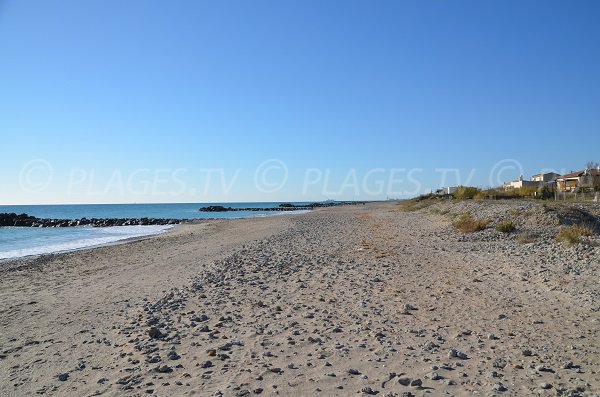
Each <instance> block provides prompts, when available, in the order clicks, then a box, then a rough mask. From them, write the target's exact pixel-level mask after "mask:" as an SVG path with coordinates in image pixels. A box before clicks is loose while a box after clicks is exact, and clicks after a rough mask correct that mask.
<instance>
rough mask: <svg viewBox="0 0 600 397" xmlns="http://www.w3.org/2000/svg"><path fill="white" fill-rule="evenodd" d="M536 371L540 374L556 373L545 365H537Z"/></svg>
mask: <svg viewBox="0 0 600 397" xmlns="http://www.w3.org/2000/svg"><path fill="white" fill-rule="evenodd" d="M535 370H536V371H538V372H554V370H553V369H552V368H550V367H547V366H545V365H536V366H535Z"/></svg>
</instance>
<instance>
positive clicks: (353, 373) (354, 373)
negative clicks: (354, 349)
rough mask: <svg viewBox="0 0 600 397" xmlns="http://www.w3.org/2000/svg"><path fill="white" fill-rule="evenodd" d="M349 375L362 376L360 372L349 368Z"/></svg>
mask: <svg viewBox="0 0 600 397" xmlns="http://www.w3.org/2000/svg"><path fill="white" fill-rule="evenodd" d="M348 374H350V375H360V371H359V370H357V369H354V368H349V369H348Z"/></svg>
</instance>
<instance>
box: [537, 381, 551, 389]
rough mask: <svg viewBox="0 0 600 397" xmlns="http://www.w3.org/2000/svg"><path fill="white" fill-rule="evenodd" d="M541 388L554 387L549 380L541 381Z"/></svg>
mask: <svg viewBox="0 0 600 397" xmlns="http://www.w3.org/2000/svg"><path fill="white" fill-rule="evenodd" d="M540 388H542V389H544V390H548V389H552V385H551V384H550V383H547V382H542V383H540Z"/></svg>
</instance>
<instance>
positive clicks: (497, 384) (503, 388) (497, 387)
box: [492, 382, 508, 392]
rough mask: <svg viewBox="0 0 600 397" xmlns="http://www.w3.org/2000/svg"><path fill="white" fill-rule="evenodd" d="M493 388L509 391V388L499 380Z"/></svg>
mask: <svg viewBox="0 0 600 397" xmlns="http://www.w3.org/2000/svg"><path fill="white" fill-rule="evenodd" d="M492 390H494V391H499V392H504V391H507V390H508V389H507V388H506V387H505V386H504V385H503V384H502V383H500V382H498V383H495V384H494V386H492Z"/></svg>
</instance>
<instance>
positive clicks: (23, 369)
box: [0, 203, 600, 396]
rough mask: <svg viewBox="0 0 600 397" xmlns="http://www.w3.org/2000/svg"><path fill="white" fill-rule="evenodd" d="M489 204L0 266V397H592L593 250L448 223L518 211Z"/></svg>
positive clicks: (339, 214) (215, 227)
mask: <svg viewBox="0 0 600 397" xmlns="http://www.w3.org/2000/svg"><path fill="white" fill-rule="evenodd" d="M469 205H471V206H472V207H469ZM485 205H487V204H486V203H483V204H467V205H465V204H464V203H458V204H443V205H438V206H437V207H432V208H426V209H424V210H420V211H415V212H402V211H400V210H399V206H398V205H397V204H394V203H382V204H370V205H366V206H357V207H354V206H352V207H337V208H328V209H322V210H316V211H313V212H311V213H309V214H305V215H298V216H282V217H273V218H262V219H249V220H239V221H214V222H206V223H202V224H197V225H185V226H181V227H179V228H177V230H175V231H173V232H171V233H169V234H168V235H165V236H158V237H153V238H150V239H146V240H141V241H136V242H132V243H128V244H122V245H116V246H111V247H103V248H97V249H91V250H86V251H80V252H75V253H69V254H64V255H56V256H54V257H43V258H40V259H28V260H23V261H19V262H9V263H4V264H1V265H0V267H2V268H3V270H0V275H1V276H2V277H1V280H0V298H1V299H2V307H1V309H0V325H1V327H2V328H1V332H0V355H1V356H0V395H1V396H30V395H35V394H36V393H38V394H44V395H52V396H59V395H62V396H71V395H72V396H90V395H105V396H112V395H118V396H121V395H123V396H130V395H157V396H185V395H194V396H214V395H223V396H252V395H267V396H268V395H280V396H356V395H358V396H361V395H370V394H372V395H379V396H410V395H415V396H421V395H426V396H437V395H456V396H467V395H483V396H490V395H499V396H500V395H512V396H527V395H542V396H543V395H552V396H553V395H565V396H576V395H583V396H594V395H600V374H599V373H598V371H599V370H600V313H599V312H598V296H599V295H598V291H599V290H600V286H599V284H600V283H599V281H598V280H599V278H598V267H599V266H600V264H599V262H600V260H599V253H600V248H598V246H595V245H594V243H595V242H596V241H597V238H596V237H591V238H590V239H586V240H585V241H586V242H585V244H581V246H580V247H575V248H563V247H562V246H561V245H560V243H558V242H555V241H554V240H553V239H552V238H551V235H552V233H555V232H556V228H558V227H559V226H560V225H559V224H556V225H552V224H550V223H549V222H546V221H545V220H544V223H548V225H545V226H543V228H544V230H543V231H542V232H541V233H540V234H538V235H537V237H533V242H531V243H528V244H521V243H519V242H517V237H516V235H517V234H518V232H519V231H520V230H519V229H520V228H523V229H531V228H533V226H534V224H535V222H536V221H535V219H537V218H535V217H536V216H538V215H536V214H535V211H538V210H539V211H541V212H540V213H541V214H546V212H544V210H541V209H539V208H538V207H532V208H533V210H532V214H533V215H531V217H526V216H523V217H522V219H521V218H519V220H518V230H517V233H515V234H509V235H505V234H501V233H500V232H497V231H495V230H494V229H493V226H491V227H490V228H489V229H488V230H485V231H483V232H478V233H475V234H473V235H468V236H467V235H462V234H460V233H458V232H456V231H454V229H453V228H452V227H451V226H450V225H449V223H450V221H449V216H448V214H451V213H453V212H456V213H458V212H461V211H466V210H469V211H471V212H473V213H475V214H477V213H482V214H485V216H486V217H490V218H492V217H494V216H498V217H499V219H501V218H502V216H503V214H500V213H502V211H504V212H506V213H507V214H508V213H512V214H513V215H514V216H515V217H517V216H521V215H522V213H523V212H524V210H520V213H518V211H517V212H515V209H518V208H519V207H515V206H518V205H520V204H519V203H511V204H505V206H504V207H503V206H501V205H500V206H498V205H496V207H489V206H488V207H485ZM527 205H529V204H527ZM533 205H534V206H535V205H538V204H533ZM433 208H437V210H436V211H433V210H432V209H433ZM540 208H541V207H540ZM486 211H487V212H486ZM511 211H512V212H511ZM527 211H529V209H528V210H527ZM488 212H489V213H488ZM443 214H446V215H443ZM498 214H500V215H498ZM539 216H542V215H539ZM543 216H545V215H543ZM543 216H542V217H543ZM549 216H550V215H549ZM544 219H545V218H544ZM552 228H554V229H552ZM546 229H547V230H546ZM549 247H550V248H549ZM582 247H583V248H582Z"/></svg>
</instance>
